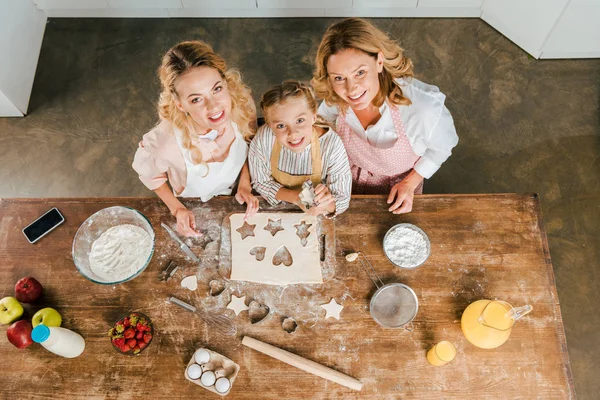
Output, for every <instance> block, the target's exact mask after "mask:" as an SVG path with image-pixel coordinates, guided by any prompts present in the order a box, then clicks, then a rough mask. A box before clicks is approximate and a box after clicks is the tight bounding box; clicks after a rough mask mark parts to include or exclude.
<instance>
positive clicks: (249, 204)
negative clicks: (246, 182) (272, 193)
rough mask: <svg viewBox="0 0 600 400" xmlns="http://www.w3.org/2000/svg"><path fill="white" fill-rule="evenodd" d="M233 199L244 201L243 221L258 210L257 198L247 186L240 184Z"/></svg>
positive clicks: (241, 202)
mask: <svg viewBox="0 0 600 400" xmlns="http://www.w3.org/2000/svg"><path fill="white" fill-rule="evenodd" d="M235 199H236V200H237V201H238V203H240V204H244V203H246V215H244V221H245V220H247V219H248V218H251V217H253V216H254V215H255V214H256V213H257V212H258V199H257V198H256V196H254V195H253V194H252V191H251V190H250V189H249V188H247V187H245V186H242V185H240V186H239V187H238V191H237V193H236V194H235Z"/></svg>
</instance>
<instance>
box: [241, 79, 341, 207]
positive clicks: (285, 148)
mask: <svg viewBox="0 0 600 400" xmlns="http://www.w3.org/2000/svg"><path fill="white" fill-rule="evenodd" d="M260 108H261V110H262V112H263V116H264V118H265V121H266V124H265V125H263V126H262V127H261V128H260V129H259V131H258V133H257V134H256V136H255V137H254V139H253V140H252V142H251V143H250V150H249V152H248V163H249V165H250V175H251V177H252V185H253V187H254V189H255V190H256V191H257V192H258V193H260V194H261V195H262V196H263V197H264V198H265V199H266V200H267V201H268V202H269V203H270V204H271V205H275V204H278V203H279V202H280V201H286V202H288V203H293V204H296V205H298V206H299V207H300V208H302V209H303V210H304V211H306V212H307V213H308V214H311V215H325V216H334V215H337V214H340V213H342V212H344V211H345V210H346V209H347V208H348V205H349V201H350V191H351V185H352V175H351V173H350V165H349V164H348V157H347V155H346V151H345V150H344V145H343V144H342V141H341V140H340V138H339V136H338V135H337V134H336V133H335V132H334V131H333V130H332V129H331V128H330V127H329V126H328V125H327V124H325V123H324V122H323V121H322V120H321V119H320V118H318V117H317V102H316V100H315V97H314V94H313V92H312V90H311V89H310V87H309V86H307V85H305V84H302V83H300V82H297V81H285V82H283V83H282V84H280V85H277V86H275V87H273V88H272V89H271V90H269V91H268V92H266V93H265V94H264V95H263V96H262V99H261V102H260ZM306 180H310V181H312V183H313V185H314V187H315V194H316V196H315V199H314V204H315V206H314V207H311V208H309V209H306V208H305V207H304V206H303V205H302V204H301V202H300V198H299V193H300V192H301V190H302V184H303V183H304V182H305V181H306Z"/></svg>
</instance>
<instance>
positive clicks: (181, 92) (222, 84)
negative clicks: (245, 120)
mask: <svg viewBox="0 0 600 400" xmlns="http://www.w3.org/2000/svg"><path fill="white" fill-rule="evenodd" d="M175 91H176V92H177V95H178V100H177V107H178V108H179V109H180V110H181V111H183V112H187V113H189V114H190V116H191V117H192V119H193V120H194V121H195V122H196V123H197V124H198V125H199V126H200V128H201V129H202V130H204V131H205V132H209V131H211V130H213V129H214V130H217V131H219V132H222V131H224V129H223V128H224V127H225V125H226V124H228V123H229V121H230V118H231V96H230V95H229V91H228V90H227V82H226V81H225V79H224V78H222V77H221V74H219V71H217V70H216V69H214V68H210V67H197V68H192V69H190V70H189V71H187V72H185V73H184V74H183V75H181V77H179V79H178V80H177V82H176V83H175Z"/></svg>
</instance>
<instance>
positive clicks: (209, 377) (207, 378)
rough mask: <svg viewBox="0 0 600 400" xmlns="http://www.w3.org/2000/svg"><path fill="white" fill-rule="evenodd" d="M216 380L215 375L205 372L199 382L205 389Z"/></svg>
mask: <svg viewBox="0 0 600 400" xmlns="http://www.w3.org/2000/svg"><path fill="white" fill-rule="evenodd" d="M216 380H217V378H216V377H215V373H214V372H212V371H206V372H205V373H203V374H202V378H200V382H202V384H203V385H204V386H207V387H208V386H212V385H214V384H215V381H216Z"/></svg>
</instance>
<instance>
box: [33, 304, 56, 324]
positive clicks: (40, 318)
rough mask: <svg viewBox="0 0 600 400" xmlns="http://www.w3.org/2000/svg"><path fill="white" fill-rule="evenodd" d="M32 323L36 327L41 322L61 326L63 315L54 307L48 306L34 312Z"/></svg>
mask: <svg viewBox="0 0 600 400" xmlns="http://www.w3.org/2000/svg"><path fill="white" fill-rule="evenodd" d="M31 323H32V325H33V327H34V328H35V327H36V326H38V325H39V324H42V325H46V326H60V324H61V323H62V317H61V316H60V314H59V313H58V311H56V310H55V309H54V308H50V307H46V308H42V309H41V310H40V311H38V312H36V313H35V314H33V318H31Z"/></svg>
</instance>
